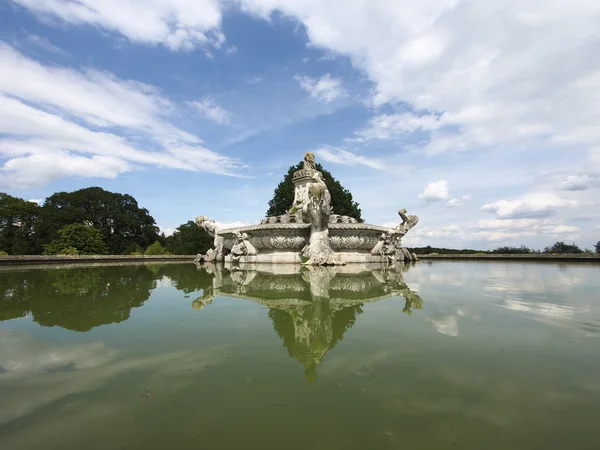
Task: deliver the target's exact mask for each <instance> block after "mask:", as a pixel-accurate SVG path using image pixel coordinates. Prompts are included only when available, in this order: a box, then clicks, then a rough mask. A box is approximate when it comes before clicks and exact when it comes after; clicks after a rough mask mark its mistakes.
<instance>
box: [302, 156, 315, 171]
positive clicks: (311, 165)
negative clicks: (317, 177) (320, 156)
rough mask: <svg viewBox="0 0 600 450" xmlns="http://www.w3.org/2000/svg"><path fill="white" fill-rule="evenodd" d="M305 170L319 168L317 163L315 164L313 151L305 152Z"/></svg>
mask: <svg viewBox="0 0 600 450" xmlns="http://www.w3.org/2000/svg"><path fill="white" fill-rule="evenodd" d="M303 169H304V170H315V171H316V170H317V165H316V164H315V154H314V153H313V152H306V153H305V154H304V166H303Z"/></svg>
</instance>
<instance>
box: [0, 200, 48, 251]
mask: <svg viewBox="0 0 600 450" xmlns="http://www.w3.org/2000/svg"><path fill="white" fill-rule="evenodd" d="M39 210H40V208H39V206H38V205H37V204H35V203H33V202H28V201H26V200H23V199H22V198H17V197H13V196H11V195H8V194H4V193H0V250H2V251H5V252H6V253H8V254H9V255H31V254H36V253H39V252H40V251H41V246H40V244H39V242H38V239H37V236H36V234H35V228H34V225H35V223H36V220H37V218H38V214H39Z"/></svg>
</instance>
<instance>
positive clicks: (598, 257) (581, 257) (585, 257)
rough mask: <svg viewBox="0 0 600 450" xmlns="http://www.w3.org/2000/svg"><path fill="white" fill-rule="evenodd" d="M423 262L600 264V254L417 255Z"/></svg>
mask: <svg viewBox="0 0 600 450" xmlns="http://www.w3.org/2000/svg"><path fill="white" fill-rule="evenodd" d="M417 258H419V259H421V260H427V259H469V260H505V261H511V260H512V261H580V262H581V261H590V262H600V254H589V253H585V254H581V253H565V254H557V253H555V254H544V253H542V254H537V253H536V254H507V255H499V254H483V255H482V254H476V253H472V254H458V253H448V254H438V255H436V254H423V255H417Z"/></svg>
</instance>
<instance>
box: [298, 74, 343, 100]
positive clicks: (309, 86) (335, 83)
mask: <svg viewBox="0 0 600 450" xmlns="http://www.w3.org/2000/svg"><path fill="white" fill-rule="evenodd" d="M294 78H295V79H296V81H298V83H300V87H301V88H302V89H304V90H305V91H306V92H308V93H309V94H310V96H311V97H313V98H315V99H317V100H319V101H321V102H323V103H331V102H332V101H334V100H336V99H338V98H342V97H347V96H348V92H347V91H346V89H344V87H343V86H342V80H341V79H339V78H332V77H331V75H330V74H325V75H323V76H322V77H321V78H311V77H307V76H301V75H296V76H295V77H294Z"/></svg>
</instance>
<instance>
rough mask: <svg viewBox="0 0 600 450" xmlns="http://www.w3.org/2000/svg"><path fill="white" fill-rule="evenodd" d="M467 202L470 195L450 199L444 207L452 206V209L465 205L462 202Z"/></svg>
mask: <svg viewBox="0 0 600 450" xmlns="http://www.w3.org/2000/svg"><path fill="white" fill-rule="evenodd" d="M467 200H471V194H466V195H463V196H462V197H460V198H451V199H450V200H448V201H447V202H446V205H448V206H452V207H454V206H463V205H464V204H465V203H464V202H465V201H467Z"/></svg>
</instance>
